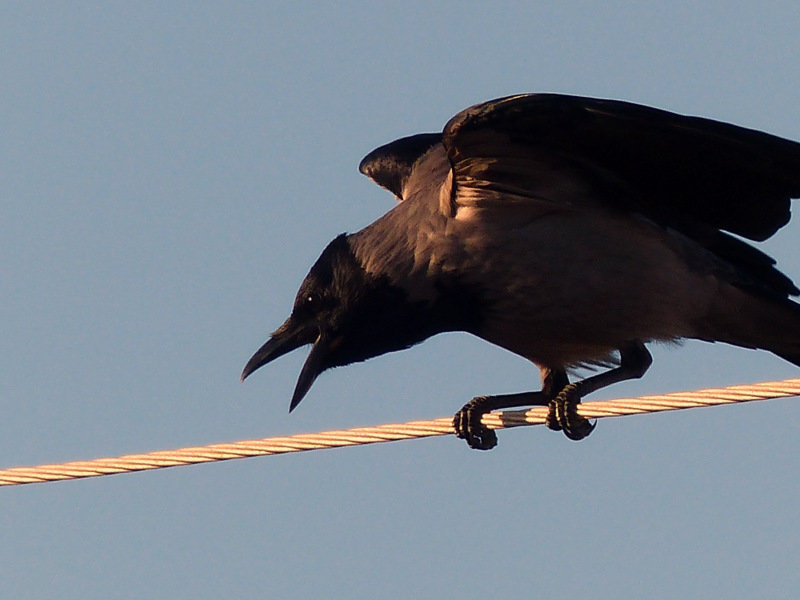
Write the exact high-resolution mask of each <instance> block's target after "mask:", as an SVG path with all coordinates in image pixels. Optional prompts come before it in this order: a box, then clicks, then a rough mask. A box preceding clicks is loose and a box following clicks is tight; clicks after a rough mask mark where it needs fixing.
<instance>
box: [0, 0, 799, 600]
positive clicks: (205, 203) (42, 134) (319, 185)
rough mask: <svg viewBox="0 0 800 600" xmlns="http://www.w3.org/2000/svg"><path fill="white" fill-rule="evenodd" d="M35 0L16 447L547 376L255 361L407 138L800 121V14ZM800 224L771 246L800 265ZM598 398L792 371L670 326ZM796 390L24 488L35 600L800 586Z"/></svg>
mask: <svg viewBox="0 0 800 600" xmlns="http://www.w3.org/2000/svg"><path fill="white" fill-rule="evenodd" d="M538 4H540V6H535V7H533V6H527V5H526V4H525V3H509V4H505V5H490V4H487V3H471V2H466V3H464V2H459V3H435V4H431V3H421V2H420V3H417V2H404V3H392V4H385V5H380V4H376V3H364V4H359V3H351V2H342V3H338V4H337V5H336V6H335V7H334V6H331V7H327V8H324V9H319V8H316V7H314V6H312V5H311V4H310V3H294V4H293V5H292V6H291V7H290V6H289V5H288V3H286V5H285V6H274V7H273V6H270V5H269V4H268V3H265V4H255V3H214V4H211V3H167V4H164V3H136V4H133V3H104V4H95V3H50V4H47V5H42V4H38V3H5V4H3V5H2V6H0V81H2V92H0V131H2V143H0V206H2V212H1V213H0V214H2V218H1V219H0V295H2V299H3V300H2V306H3V329H2V335H1V336H0V348H2V356H3V364H2V367H0V407H2V415H3V418H2V419H0V457H2V460H1V461H0V463H2V464H0V466H2V467H8V466H16V465H34V464H40V463H52V462H63V461H69V460H78V459H88V458H94V457H100V456H114V455H119V454H125V453H130V452H144V451H149V450H157V449H165V448H176V447H181V446H187V445H200V444H206V443H212V442H221V441H234V440H240V439H251V438H258V437H267V436H273V435H287V434H291V433H296V432H311V431H318V430H325V429H334V428H345V427H355V426H361V425H370V424H379V423H386V422H396V421H402V420H409V419H423V418H434V417H439V416H444V415H448V414H451V413H453V412H454V411H455V410H456V409H458V408H459V407H460V406H461V405H462V404H463V403H464V402H465V401H466V400H468V399H469V398H471V397H472V396H474V395H476V394H484V393H499V392H512V391H521V390H525V389H533V388H535V387H536V386H537V385H538V373H537V371H536V370H535V369H534V368H532V367H531V366H530V365H529V364H527V363H526V362H525V361H523V360H522V359H520V358H518V357H515V356H513V355H511V354H509V353H507V352H504V351H502V350H499V349H497V348H494V347H491V346H489V345H488V344H486V343H484V342H481V341H480V340H477V339H475V338H471V337H469V336H467V335H466V334H448V335H443V336H439V337H436V338H434V339H432V340H429V341H428V342H426V343H425V344H423V345H421V346H418V347H416V348H414V349H412V350H410V351H406V352H401V353H396V354H393V355H387V356H384V357H381V358H378V359H375V360H372V361H369V362H367V363H363V364H358V365H354V366H351V367H348V368H344V369H336V370H334V371H332V372H329V373H326V374H324V375H323V376H322V377H320V379H319V380H318V381H317V383H316V384H315V386H314V388H313V389H312V390H311V392H310V393H309V395H308V397H307V398H306V399H305V400H304V402H303V403H302V404H301V406H300V407H299V408H298V409H297V410H296V411H295V412H294V413H293V414H292V415H291V416H290V415H288V414H287V407H288V401H289V397H290V395H291V391H292V388H293V385H294V381H295V379H296V377H297V374H298V372H299V369H300V366H301V365H302V361H303V360H304V352H302V351H300V352H297V353H294V354H292V355H290V356H287V357H285V358H283V359H281V360H280V361H278V362H276V363H274V364H272V365H270V366H269V367H268V368H266V369H264V370H262V371H259V372H258V373H257V374H256V375H254V376H253V377H251V378H250V379H248V381H247V382H246V383H245V384H241V383H239V380H238V377H239V373H240V372H241V368H242V366H243V365H244V363H245V361H246V360H247V358H248V357H249V356H250V354H251V353H252V352H253V351H254V350H255V349H256V348H257V347H258V346H259V345H260V344H261V343H262V342H263V341H264V340H265V339H266V336H267V334H268V333H269V332H270V331H272V330H273V329H274V328H275V327H277V325H279V324H280V323H281V322H282V320H283V319H284V318H285V316H286V315H287V313H288V311H289V308H290V306H291V302H292V299H293V297H294V294H295V291H296V289H297V286H298V284H299V282H300V281H301V280H302V278H303V276H304V275H305V273H306V271H307V270H308V267H309V266H310V264H311V263H312V262H313V260H314V259H315V258H316V256H317V255H318V254H319V252H320V251H321V250H322V248H323V247H324V246H325V245H326V244H327V242H328V241H329V240H330V239H332V238H333V237H334V236H335V235H337V234H339V233H341V232H342V231H355V230H357V229H359V228H361V227H362V226H364V225H366V224H367V223H369V222H371V221H372V220H374V219H375V218H376V217H378V216H379V215H380V214H382V213H383V212H385V211H386V210H388V209H390V208H391V207H392V205H393V200H392V198H391V196H390V195H389V194H388V193H386V192H384V191H383V190H381V189H379V188H377V187H376V186H374V185H373V184H372V183H371V182H369V181H368V180H367V179H365V178H364V177H362V176H360V175H359V174H358V173H357V170H356V166H357V165H358V162H359V160H360V159H361V157H362V156H363V155H364V154H366V153H367V152H369V151H370V150H371V149H372V148H374V147H376V146H378V145H381V144H383V143H386V142H388V141H390V140H392V139H394V138H397V137H400V136H404V135H409V134H412V133H417V132H421V131H436V130H438V129H440V128H441V127H442V125H443V124H444V123H445V122H446V121H447V119H449V118H450V117H451V116H452V115H453V114H455V113H456V112H457V111H459V110H460V109H462V108H464V107H466V106H469V105H471V104H474V103H476V102H479V101H483V100H487V99H489V98H493V97H497V96H502V95H506V94H510V93H516V92H524V91H555V92H565V93H573V94H585V95H592V96H600V97H613V98H619V99H626V100H631V101H637V102H642V103H645V104H650V105H654V106H659V107H662V108H667V109H671V110H675V111H678V112H686V113H692V114H698V115H703V116H708V117H713V118H717V119H721V120H725V121H731V122H735V123H738V124H741V125H746V126H749V127H753V128H756V129H762V130H766V131H769V132H772V133H776V134H779V135H782V136H784V137H788V138H793V139H798V140H800V108H798V101H797V97H798V90H800V70H799V69H798V64H797V57H798V56H800V38H798V35H797V30H798V25H800V16H798V13H797V7H796V5H795V3H791V2H784V3H780V2H776V3H769V4H767V5H764V6H761V7H755V6H754V5H751V3H735V2H716V3H715V2H707V3H703V4H702V5H701V6H698V5H695V4H693V3H669V5H668V4H667V3H639V2H636V3H634V2H606V3H603V4H593V3H586V2H569V1H568V2H558V3H538ZM798 244H800V226H798V225H795V224H792V225H790V226H789V227H787V228H786V229H785V230H783V231H782V232H781V234H780V235H778V236H777V237H776V238H775V239H774V240H771V241H770V242H768V243H767V244H764V245H763V247H764V248H765V249H766V250H768V251H769V252H770V253H772V254H774V255H775V256H776V257H777V258H778V259H779V265H780V266H781V268H782V269H783V270H784V271H786V272H787V273H788V274H790V275H791V276H793V277H794V278H795V279H798V278H800V259H799V258H798V252H797V247H798ZM654 357H655V363H654V366H653V367H652V369H651V372H650V373H649V374H648V375H647V377H645V378H644V379H643V380H642V381H638V382H632V383H628V384H624V385H619V386H616V387H614V388H612V389H610V390H607V391H604V392H603V394H598V395H597V397H598V398H603V397H606V398H610V397H615V396H619V395H638V394H646V393H658V392H667V391H677V390H684V389H694V388H699V387H709V386H719V385H728V384H734V383H746V382H755V381H765V380H770V379H782V378H787V377H796V376H797V375H798V371H797V369H796V368H795V367H793V366H792V365H790V364H788V363H785V362H783V361H781V360H780V359H778V358H776V357H774V356H771V355H769V354H767V353H757V352H750V351H745V350H740V349H735V348H730V347H725V346H722V345H709V344H702V343H699V342H692V343H686V344H684V345H683V346H682V347H666V346H657V347H655V349H654ZM799 407H800V405H798V403H797V400H794V399H789V400H776V401H770V402H766V403H759V404H752V405H745V406H739V407H725V408H716V409H705V410H698V411H688V412H683V413H669V414H661V415H652V416H641V417H631V418H625V419H614V420H610V419H609V420H603V421H601V422H600V423H599V425H598V428H597V430H596V431H595V433H594V434H593V435H592V436H591V437H590V438H589V439H587V440H585V441H584V442H581V443H572V442H569V441H568V440H566V439H565V438H564V437H563V436H561V435H556V434H554V433H551V432H549V431H547V430H545V429H544V428H524V429H518V430H514V431H507V432H502V433H501V434H500V445H499V446H498V448H496V449H495V450H494V451H492V452H488V453H480V452H474V451H469V450H468V449H467V448H466V446H465V445H464V444H463V442H460V441H457V440H455V439H453V438H436V439H431V440H421V441H415V442H401V443H396V444H385V445H380V446H371V447H361V448H349V449H342V450H335V451H326V452H316V453H306V454H300V455H291V456H282V457H271V458H259V459H248V460H241V461H234V462H228V463H222V464H214V465H203V466H197V467H186V468H179V469H169V470H165V471H158V472H149V473H141V474H134V475H122V476H114V477H104V478H99V479H93V480H84V481H73V482H64V483H54V484H43V485H33V486H23V487H18V488H3V489H2V490H0V531H1V532H2V538H3V544H2V545H0V580H2V582H3V584H2V588H3V595H4V597H9V598H12V597H13V598H23V597H24V598H52V597H58V598H61V599H71V598H87V597H98V598H100V597H102V598H162V597H163V598H171V599H174V598H192V599H203V598H220V597H233V598H237V597H276V598H312V597H325V598H330V597H334V598H360V597H369V598H396V597H412V596H413V597H418V598H439V597H451V596H459V597H461V598H477V597H483V596H485V595H487V594H495V595H497V597H503V598H523V597H525V598H527V597H530V596H531V595H536V596H541V597H554V596H556V595H558V596H559V597H562V598H571V597H578V596H582V597H584V596H587V595H589V594H591V595H592V596H593V597H598V598H603V597H648V598H675V597H727V598H753V597H770V598H780V597H786V598H788V597H791V596H790V592H788V591H787V590H796V589H797V587H798V585H800V575H798V573H799V572H800V571H798V569H797V557H798V556H799V555H800V543H799V542H798V539H800V535H798V534H800V524H798V512H797V497H798V492H799V491H800V489H798V487H799V486H798V475H800V463H798V459H797V457H798V456H799V455H800V443H798V441H797V440H798V437H800V436H799V435H798V434H800V408H799Z"/></svg>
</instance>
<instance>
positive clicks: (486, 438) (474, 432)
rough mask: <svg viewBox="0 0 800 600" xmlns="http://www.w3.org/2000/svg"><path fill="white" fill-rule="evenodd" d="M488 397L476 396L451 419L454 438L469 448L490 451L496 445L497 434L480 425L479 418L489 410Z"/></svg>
mask: <svg viewBox="0 0 800 600" xmlns="http://www.w3.org/2000/svg"><path fill="white" fill-rule="evenodd" d="M489 398H490V397H489V396H477V397H475V398H473V399H472V400H470V401H469V402H467V403H466V404H465V405H464V406H463V408H462V409H461V410H459V411H458V412H457V413H456V414H455V416H454V417H453V428H454V429H455V430H456V436H457V437H460V438H461V439H463V440H466V442H467V445H468V446H469V447H470V448H474V449H476V450H491V449H492V448H494V447H495V446H496V445H497V434H496V433H495V432H494V431H492V430H491V429H489V428H488V427H486V425H484V424H483V423H481V417H482V416H483V415H485V414H486V413H487V412H489V411H490V410H491V408H489V407H488V406H486V405H487V403H488V401H489Z"/></svg>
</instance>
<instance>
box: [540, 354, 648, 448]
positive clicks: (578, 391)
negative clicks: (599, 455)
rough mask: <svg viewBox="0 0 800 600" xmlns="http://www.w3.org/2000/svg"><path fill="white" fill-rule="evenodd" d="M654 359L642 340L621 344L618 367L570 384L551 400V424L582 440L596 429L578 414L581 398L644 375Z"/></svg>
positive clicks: (571, 437) (548, 420)
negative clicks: (613, 384)
mask: <svg viewBox="0 0 800 600" xmlns="http://www.w3.org/2000/svg"><path fill="white" fill-rule="evenodd" d="M652 362H653V358H652V356H650V353H649V352H648V351H647V348H645V347H644V344H642V343H641V342H630V343H629V344H626V345H625V346H623V347H621V348H620V349H619V366H618V367H616V368H614V369H611V370H610V371H606V372H605V373H598V374H597V375H593V376H591V377H587V378H586V379H582V380H581V381H576V382H575V383H569V384H566V385H564V387H563V388H562V389H561V391H560V392H558V393H557V394H556V395H555V396H554V397H552V399H551V400H550V401H549V404H548V406H549V409H550V412H549V414H548V415H547V426H548V427H549V428H550V429H553V430H555V431H562V430H563V432H564V435H566V436H567V437H568V438H569V439H571V440H575V441H578V440H582V439H583V438H585V437H586V436H588V435H589V434H590V433H591V432H592V430H593V429H594V424H592V423H590V422H589V420H588V419H586V418H585V417H582V416H580V415H579V414H578V404H580V401H581V398H582V397H583V396H586V395H587V394H590V393H592V392H594V391H596V390H599V389H600V388H603V387H606V386H607V385H611V384H612V383H618V382H620V381H625V380H627V379H636V378H638V377H641V376H642V375H644V374H645V372H646V371H647V369H648V368H649V367H650V364H651V363H652Z"/></svg>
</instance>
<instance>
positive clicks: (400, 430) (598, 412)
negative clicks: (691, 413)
mask: <svg viewBox="0 0 800 600" xmlns="http://www.w3.org/2000/svg"><path fill="white" fill-rule="evenodd" d="M798 395H800V379H785V380H783V381H767V382H763V383H756V384H748V385H734V386H729V387H724V388H711V389H704V390H696V391H692V392H677V393H672V394H662V395H656V396H641V397H638V398H619V399H616V400H602V401H596V402H584V403H581V404H580V405H579V407H578V413H579V414H580V415H582V416H584V417H587V418H596V419H602V418H606V417H621V416H625V415H636V414H642V413H652V412H661V411H666V410H681V409H686V408H698V407H703V406H716V405H722V404H737V403H741V402H752V401H756V400H769V399H773V398H786V397H790V396H798ZM546 417H547V407H535V408H531V409H529V410H511V411H504V412H493V413H489V414H486V415H484V417H483V419H482V422H483V423H484V424H485V425H486V426H487V427H489V428H490V429H503V428H509V427H520V426H523V425H541V424H543V423H544V422H545V418H546ZM453 432H454V431H453V419H452V417H442V418H439V419H432V420H428V421H409V422H407V423H395V424H388V425H379V426H376V427H357V428H354V429H345V430H338V431H324V432H320V433H303V434H298V435H292V436H287V437H272V438H264V439H259V440H245V441H241V442H231V443H222V444H211V445H208V446H196V447H191V448H180V449H177V450H158V451H155V452H148V453H146V454H128V455H125V456H119V457H116V458H98V459H95V460H86V461H75V462H68V463H63V464H53V465H40V466H36V467H12V468H9V469H4V470H0V485H21V484H25V483H41V482H46V481H58V480H64V479H80V478H84V477H99V476H102V475H113V474H116V473H130V472H134V471H146V470H149V469H163V468H166V467H177V466H183V465H192V464H198V463H205V462H216V461H222V460H231V459H235V458H247V457H251V456H266V455H271V454H285V453H288V452H304V451H307V450H320V449H325V448H338V447H342V446H356V445H362V444H376V443H379V442H393V441H397V440H407V439H416V438H424V437H432V436H437V435H448V434H452V433H453Z"/></svg>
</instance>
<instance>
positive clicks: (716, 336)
mask: <svg viewBox="0 0 800 600" xmlns="http://www.w3.org/2000/svg"><path fill="white" fill-rule="evenodd" d="M698 329H699V331H700V335H699V336H698V337H699V338H700V339H704V340H707V341H718V342H726V343H728V344H734V345H736V346H742V347H744V348H758V349H761V350H769V351H770V352H772V353H773V354H776V355H778V356H780V357H781V358H783V359H785V360H788V361H789V362H791V363H793V364H795V365H797V366H798V367H800V304H797V303H795V302H792V301H791V300H788V299H775V298H767V297H764V296H761V295H758V294H753V293H749V292H747V291H745V290H743V289H740V288H735V287H733V286H731V287H730V288H729V289H728V290H725V291H724V293H721V294H719V296H718V297H717V298H716V299H715V301H714V303H713V305H712V307H711V310H710V311H709V313H708V314H707V316H706V318H705V319H703V322H702V323H700V324H699V327H698Z"/></svg>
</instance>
